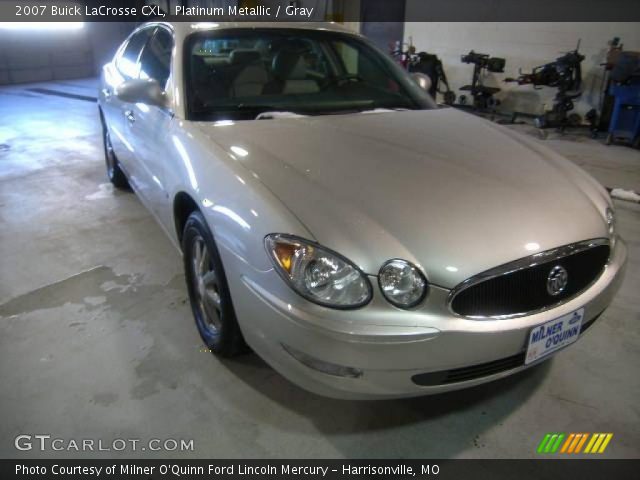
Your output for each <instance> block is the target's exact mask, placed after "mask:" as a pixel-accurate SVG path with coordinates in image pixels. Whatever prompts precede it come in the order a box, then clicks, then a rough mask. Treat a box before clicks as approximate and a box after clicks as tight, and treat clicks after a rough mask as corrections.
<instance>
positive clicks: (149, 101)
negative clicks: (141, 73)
mask: <svg viewBox="0 0 640 480" xmlns="http://www.w3.org/2000/svg"><path fill="white" fill-rule="evenodd" d="M115 94H116V97H118V99H119V100H121V101H123V102H126V103H144V104H145V105H154V106H156V107H166V106H167V96H166V94H165V92H164V91H163V90H162V88H160V85H159V84H158V82H157V81H155V80H153V79H151V78H148V79H142V78H134V79H131V80H127V81H125V82H123V83H121V84H120V85H118V87H117V88H116V91H115Z"/></svg>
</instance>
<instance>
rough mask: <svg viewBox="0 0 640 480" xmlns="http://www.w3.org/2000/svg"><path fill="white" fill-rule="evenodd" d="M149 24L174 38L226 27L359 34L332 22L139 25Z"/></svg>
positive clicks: (166, 23) (161, 23)
mask: <svg viewBox="0 0 640 480" xmlns="http://www.w3.org/2000/svg"><path fill="white" fill-rule="evenodd" d="M149 24H156V25H158V24H159V25H165V26H167V27H169V28H170V29H171V30H173V32H174V34H175V36H176V40H183V39H184V38H185V37H187V36H188V35H190V34H192V33H195V32H213V31H220V30H226V29H236V28H245V29H254V28H273V29H300V30H327V31H332V32H338V33H348V34H352V35H357V36H360V34H359V33H357V32H354V31H353V30H350V29H348V28H346V27H344V26H343V25H340V24H337V23H334V22H163V21H155V22H148V23H145V24H143V25H141V26H140V27H139V28H144V27H145V26H147V25H149Z"/></svg>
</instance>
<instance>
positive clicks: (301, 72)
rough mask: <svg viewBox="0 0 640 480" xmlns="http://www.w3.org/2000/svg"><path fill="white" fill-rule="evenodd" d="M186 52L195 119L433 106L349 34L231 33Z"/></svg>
mask: <svg viewBox="0 0 640 480" xmlns="http://www.w3.org/2000/svg"><path fill="white" fill-rule="evenodd" d="M185 48H186V52H185V53H186V62H187V65H186V67H187V68H186V70H187V85H188V88H187V101H188V105H189V111H190V117H191V118H193V119H199V120H221V119H252V118H256V116H257V115H259V114H261V113H264V112H274V111H275V112H283V111H285V112H293V113H298V114H303V115H320V114H334V113H349V112H359V111H365V110H373V109H377V108H385V109H412V110H413V109H429V108H435V104H434V102H433V100H432V99H431V97H430V96H429V95H428V94H427V93H426V92H425V91H424V90H422V89H421V88H420V87H418V85H417V84H416V83H415V82H414V81H413V80H412V79H411V77H410V76H409V75H408V74H407V73H406V72H405V71H404V70H402V68H400V66H398V65H397V64H396V63H394V62H393V60H392V59H391V58H390V57H388V56H387V55H385V54H384V53H382V52H381V51H380V50H378V49H377V48H376V47H374V46H373V45H372V44H370V43H368V42H367V41H363V40H362V39H360V38H358V37H356V36H353V35H348V34H342V33H337V32H330V31H326V30H300V29H267V28H265V29H250V30H249V29H233V30H224V31H218V32H201V33H197V34H193V35H191V37H189V40H188V41H187V43H186V47H185Z"/></svg>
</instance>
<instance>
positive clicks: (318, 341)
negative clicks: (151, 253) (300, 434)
mask: <svg viewBox="0 0 640 480" xmlns="http://www.w3.org/2000/svg"><path fill="white" fill-rule="evenodd" d="M226 253H228V255H224V257H226V259H225V260H227V261H229V262H231V263H235V262H237V263H236V264H234V265H226V270H227V272H229V271H236V272H238V273H239V275H233V276H230V275H228V276H229V277H230V278H229V284H230V288H231V293H232V298H233V299H234V307H235V310H236V315H237V317H238V321H239V323H240V327H241V329H242V332H243V334H244V336H245V339H246V341H247V343H248V344H249V345H250V346H251V347H252V348H253V349H254V351H256V352H257V353H258V354H259V355H260V356H261V357H262V358H263V359H264V360H266V361H267V362H268V363H269V364H270V365H271V366H272V367H273V368H274V369H276V370H277V371H278V372H280V373H281V374H282V375H284V376H285V377H286V378H288V379H289V380H291V381H292V382H293V383H296V384H297V385H299V386H301V387H303V388H305V389H307V390H309V391H312V392H315V393H317V394H320V395H324V396H329V397H334V398H347V399H383V398H397V397H410V396H419V395H427V394H433V393H440V392H445V391H449V390H456V389H461V388H466V387H471V386H474V385H478V384H481V383H485V382H489V381H492V380H496V379H499V378H502V377H505V376H508V375H511V374H513V373H516V372H519V371H521V370H523V369H525V368H527V367H529V366H533V365H535V364H536V363H539V362H541V361H544V360H545V359H547V358H550V357H551V356H553V354H552V355H549V356H547V357H545V358H544V359H541V360H540V361H539V362H535V363H532V364H530V365H527V366H525V365H524V351H525V349H526V345H527V341H528V337H529V332H530V331H531V329H532V328H533V327H535V326H537V325H540V324H543V323H545V322H547V321H549V320H553V319H554V318H557V317H561V316H563V315H565V314H567V313H570V312H572V311H574V310H578V309H579V308H584V309H585V313H584V319H583V332H584V330H585V329H586V328H588V327H591V326H592V325H593V323H594V321H595V320H596V319H597V317H598V316H599V315H600V314H601V313H602V312H603V311H604V310H605V309H606V308H607V307H608V305H609V304H610V303H611V301H612V299H613V296H614V295H615V293H616V291H617V290H618V288H619V286H620V283H621V282H622V278H623V276H624V269H625V264H626V257H627V250H626V246H625V244H624V243H623V242H622V240H620V239H618V240H617V242H616V245H615V248H614V249H613V251H612V256H611V259H610V261H609V263H608V265H607V266H606V268H605V270H604V272H603V274H602V275H601V276H600V278H599V279H598V280H597V281H596V282H595V283H594V284H593V285H591V287H589V288H588V289H587V290H586V291H584V292H583V293H581V294H580V295H579V296H577V297H575V298H573V299H572V300H570V301H568V302H566V303H564V304H563V305H560V306H559V307H556V308H553V309H551V310H547V311H544V312H541V313H537V314H534V315H528V316H525V317H520V318H513V319H501V320H471V319H466V318H460V317H456V316H453V315H452V314H451V313H450V312H449V310H448V309H447V306H446V300H447V295H448V293H449V290H446V289H442V288H438V287H433V286H432V287H431V290H430V293H429V296H428V297H427V300H426V301H425V302H424V304H423V305H421V306H420V307H419V308H417V309H415V310H411V311H405V310H400V309H397V308H395V307H393V306H391V305H390V304H389V303H388V302H386V301H385V300H384V299H383V298H382V296H381V294H380V292H379V291H378V290H377V289H376V288H375V285H376V283H377V282H372V283H373V284H374V298H373V300H372V301H371V303H370V304H369V305H367V306H366V307H364V308H361V309H358V310H352V311H340V310H333V309H328V308H324V307H320V306H317V305H314V304H311V303H309V302H307V301H305V300H304V299H302V298H301V297H299V296H298V295H296V294H295V293H294V292H293V291H291V290H290V289H289V287H288V286H287V285H285V283H284V282H283V281H282V279H281V278H280V277H279V276H278V274H277V273H276V272H275V271H273V270H270V271H267V272H259V271H256V270H250V269H248V268H249V267H248V266H247V264H246V263H244V262H241V261H240V260H238V259H237V257H235V256H234V255H233V254H231V253H230V252H226ZM225 263H226V262H225ZM283 346H286V347H289V348H290V349H294V350H297V351H299V352H304V353H305V354H306V355H309V356H311V357H313V358H315V359H318V360H321V361H325V362H329V363H331V364H336V365H340V366H345V367H351V368H353V369H358V370H360V371H361V372H362V374H361V375H360V376H359V377H358V378H351V377H340V376H335V375H329V374H326V373H322V372H320V371H317V370H314V369H311V368H309V367H308V366H306V365H304V364H303V363H301V362H300V361H299V360H297V359H296V358H294V357H293V356H292V355H291V354H290V353H289V352H288V351H287V350H285V348H283ZM521 357H522V358H521ZM451 372H453V374H452V376H448V375H450V374H451ZM429 374H430V375H429ZM425 379H426V380H425Z"/></svg>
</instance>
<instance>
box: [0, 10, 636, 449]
mask: <svg viewBox="0 0 640 480" xmlns="http://www.w3.org/2000/svg"><path fill="white" fill-rule="evenodd" d="M159 3H161V4H163V6H164V8H166V6H167V5H166V3H167V2H159ZM183 3H189V2H183ZM193 3H197V4H199V5H200V4H206V3H211V4H220V3H223V2H193ZM266 3H268V2H266ZM298 3H299V4H301V5H304V4H313V5H316V6H318V8H320V7H324V8H325V10H322V12H323V13H322V14H323V16H326V15H327V14H328V13H327V12H328V10H327V8H329V7H327V6H326V5H325V4H326V2H321V1H317V2H315V1H306V0H303V1H300V2H298ZM335 3H336V4H340V2H335ZM366 3H367V2H363V4H366ZM372 3H373V2H372ZM354 5H356V2H353V3H351V2H350V3H349V5H348V7H347V6H345V5H340V6H339V8H342V9H344V8H357V7H356V6H354ZM365 6H366V5H361V7H362V8H363V12H364V11H365V9H364V7H365ZM332 8H338V7H332ZM411 8H412V2H411V1H408V2H407V5H406V10H405V11H404V12H401V13H402V14H403V15H408V12H410V10H411ZM334 13H335V12H334ZM361 18H362V19H365V18H366V15H365V14H364V13H363V14H362V15H361ZM134 26H135V25H133V24H118V23H110V24H106V23H105V24H100V23H92V24H89V23H87V24H85V25H84V26H83V28H80V29H74V30H67V29H56V30H37V29H36V30H24V29H20V30H16V29H7V28H5V29H0V207H1V209H0V216H1V219H2V228H1V229H0V255H1V256H2V269H1V270H0V378H1V379H2V381H3V383H4V385H5V388H3V389H2V393H1V394H0V411H2V412H3V415H2V416H3V421H2V422H1V423H0V436H1V438H2V442H1V443H0V455H2V456H3V457H5V458H9V457H15V456H16V455H22V454H24V455H25V456H28V455H29V452H16V450H15V448H14V442H13V439H14V438H15V437H16V436H17V435H19V434H22V433H25V432H30V433H34V434H37V433H49V434H51V435H54V436H58V437H63V438H75V437H78V436H79V437H92V438H109V439H110V438H116V437H121V438H122V437H124V438H164V437H172V438H185V439H187V438H188V439H194V445H195V449H194V451H187V452H174V453H173V454H172V457H173V458H178V457H217V458H239V457H246V458H266V457H269V458H333V457H339V458H343V457H345V458H354V457H355V458H375V457H378V458H395V457H403V458H411V457H438V458H449V457H464V458H511V457H522V458H527V457H535V456H536V452H535V447H536V446H537V444H538V442H539V440H540V439H541V438H542V437H543V436H544V434H545V433H546V432H548V431H550V427H551V426H552V429H555V430H557V431H585V432H613V433H614V437H615V438H614V440H615V441H613V442H612V443H611V445H610V447H609V450H608V453H609V456H610V457H614V458H637V457H638V455H639V454H640V451H639V449H638V446H639V445H640V429H638V425H639V424H640V410H639V409H638V403H637V400H638V398H640V381H639V378H640V376H639V375H638V367H639V365H640V296H639V295H638V284H640V203H638V202H637V200H636V201H634V198H635V197H634V194H633V192H637V191H639V190H640V152H639V151H638V150H637V149H636V148H633V147H632V146H630V145H628V144H626V143H625V142H614V143H613V144H611V145H606V144H605V141H604V137H605V135H604V134H600V135H599V136H598V137H597V138H592V137H591V135H589V134H588V132H587V131H582V130H580V129H575V130H571V129H569V130H567V131H565V132H558V131H556V130H555V129H549V130H548V131H547V132H546V135H545V136H546V138H545V139H544V140H542V139H540V135H539V130H538V129H537V128H535V126H534V125H532V124H531V122H524V123H521V124H514V125H510V126H509V128H514V129H516V130H518V131H520V132H522V133H523V134H525V135H529V136H531V137H532V138H535V139H538V140H539V141H541V142H543V143H544V144H545V145H547V146H548V147H550V148H552V149H553V150H555V151H557V152H559V153H561V154H562V155H564V156H565V157H567V158H568V159H570V160H572V161H573V162H575V163H576V164H578V165H579V166H581V167H582V168H584V169H585V170H586V171H587V172H589V173H590V174H591V175H593V176H594V177H595V178H596V179H597V180H598V181H599V182H600V183H601V184H602V185H604V186H605V187H607V188H608V189H610V190H613V189H615V190H618V191H620V190H624V191H625V192H626V193H627V197H628V198H627V199H624V200H623V199H621V198H616V199H614V202H615V206H616V209H617V222H618V229H619V232H620V235H621V236H622V238H623V239H624V240H625V242H626V243H627V246H628V251H629V260H628V266H627V273H626V278H625V280H624V283H623V285H622V287H621V289H620V291H619V292H618V294H617V296H616V298H615V300H614V302H613V303H612V305H611V306H610V307H609V309H608V310H607V311H606V312H605V313H604V314H603V316H602V317H601V320H599V322H598V323H597V325H596V326H595V327H594V328H592V329H590V330H589V332H588V334H586V335H585V338H583V339H581V341H580V342H578V343H577V344H576V345H574V346H573V347H572V348H570V349H567V350H565V351H563V352H560V353H559V354H558V355H557V356H556V357H555V358H554V359H552V360H550V361H547V362H544V363H542V364H541V365H540V366H537V367H534V368H531V369H529V370H527V371H525V372H523V373H521V374H518V375H515V376H513V377H510V378H507V379H504V380H500V381H496V382H493V383H489V384H486V385H483V386H480V387H476V388H473V389H469V390H463V391H460V392H453V393H448V394H443V395H437V396H431V397H421V398H414V399H408V400H393V401H382V402H351V401H339V400H331V399H327V398H322V397H319V396H316V395H313V394H311V393H307V392H306V391H304V390H302V389H300V388H298V387H297V386H295V385H292V384H290V383H289V382H288V381H287V380H285V379H284V378H282V377H281V376H280V375H279V374H277V373H276V372H274V371H273V370H272V369H271V368H270V367H269V366H268V365H266V364H265V363H264V362H263V361H262V360H261V359H260V358H259V357H257V356H256V355H254V354H248V355H245V356H241V357H238V358H234V359H229V360H221V359H219V358H217V357H214V356H212V355H211V353H209V352H207V351H206V349H205V348H204V345H203V344H202V341H201V339H200V337H199V335H198V332H197V331H196V329H195V328H193V320H192V314H191V311H190V308H189V302H188V297H187V291H186V287H185V280H184V274H183V267H182V262H181V257H180V254H179V253H178V252H177V251H176V249H175V248H174V247H173V246H172V245H171V243H170V242H169V240H168V239H167V237H166V235H165V234H164V233H163V232H162V231H161V229H160V227H159V226H158V225H157V224H156V222H155V220H154V219H153V218H152V217H151V215H150V214H149V213H148V212H147V211H146V210H145V209H144V208H143V206H142V205H141V204H140V202H139V201H138V199H137V198H136V196H135V195H134V194H133V193H131V192H121V191H117V190H114V189H113V188H112V186H111V184H109V183H108V180H107V178H106V176H105V169H104V157H103V145H102V137H101V127H100V121H99V118H98V111H97V107H96V104H95V98H96V95H97V88H98V87H97V85H98V82H97V78H96V76H97V74H98V72H99V68H100V66H101V65H102V64H103V63H105V62H106V61H108V60H109V58H110V56H111V55H112V54H113V52H114V51H115V48H117V46H118V45H119V43H120V42H121V41H122V40H123V39H124V38H125V37H126V35H127V34H128V33H129V32H130V31H131V30H132V28H134ZM348 26H349V27H350V28H353V29H355V30H359V31H363V32H367V31H369V32H374V34H375V35H378V37H377V39H378V42H379V44H381V45H384V44H385V42H386V41H387V40H388V39H390V38H388V37H386V36H385V35H388V33H385V32H388V31H391V32H392V34H393V35H395V34H397V32H398V28H400V32H401V35H402V38H403V40H404V42H405V43H409V42H412V43H413V44H414V45H415V46H416V47H417V48H418V50H422V49H426V50H428V51H429V52H431V53H435V54H437V55H438V56H439V57H440V59H441V60H442V62H443V65H444V68H445V70H446V72H447V75H448V81H449V83H450V84H451V85H452V87H454V89H455V90H457V89H458V88H459V87H460V86H462V85H464V84H465V83H468V82H469V79H470V76H471V67H470V66H469V65H466V64H463V63H461V62H460V55H461V54H465V53H467V52H468V51H469V50H471V49H472V48H474V49H476V50H477V51H479V52H486V53H490V54H492V55H497V56H500V57H504V58H505V59H506V68H505V72H504V73H500V74H488V75H487V77H486V78H485V81H486V82H487V83H488V84H493V85H499V87H500V88H501V92H500V94H499V97H500V100H501V106H500V108H502V109H504V110H508V111H512V110H519V111H520V110H522V111H526V112H529V113H531V114H540V113H541V112H542V111H543V109H544V105H548V104H549V103H550V102H551V101H552V98H553V94H554V91H553V89H542V90H534V89H530V88H529V89H527V88H526V87H519V86H517V85H508V86H507V85H505V84H504V83H503V82H502V79H503V78H505V77H507V76H514V75H516V76H517V74H518V69H520V68H521V69H523V71H528V70H530V69H531V68H533V67H535V66H537V65H541V64H544V63H547V62H549V61H552V60H553V59H554V58H556V57H558V56H559V55H560V54H562V52H566V51H569V50H572V49H574V48H575V46H576V43H577V41H578V40H579V39H581V47H580V51H581V53H582V54H583V55H585V57H586V58H585V61H584V63H583V66H582V68H583V72H582V74H583V93H582V95H581V97H580V98H579V99H578V100H577V101H576V108H575V111H576V112H579V113H580V114H582V115H584V114H585V113H586V112H587V111H588V110H589V109H591V108H597V107H598V105H599V98H600V97H599V95H600V93H599V92H600V88H601V82H602V78H603V75H604V70H603V68H602V66H601V64H602V63H603V62H604V61H605V57H606V54H607V49H608V47H607V42H608V41H610V39H612V38H614V37H619V38H621V39H622V41H623V42H624V45H625V49H628V50H632V51H638V50H640V24H638V23H571V24H564V23H534V24H504V23H502V24H496V23H488V22H485V23H471V24H466V23H418V22H406V23H402V24H401V25H400V26H399V27H398V25H394V26H393V27H392V28H389V25H386V26H384V28H382V27H380V28H378V27H376V26H375V25H371V24H369V25H367V24H366V22H365V21H363V22H348ZM394 28H395V30H394ZM456 93H460V92H459V91H457V92H456ZM439 100H440V99H439ZM635 195H636V196H637V194H635ZM634 372H635V373H634ZM7 386H10V388H8V387H7ZM32 454H33V452H32ZM49 455H50V456H55V457H56V458H64V457H65V456H67V457H74V456H75V455H76V453H75V452H73V451H63V452H49ZM114 455H119V453H118V452H113V451H112V452H95V453H94V454H91V455H89V456H95V457H101V456H102V457H104V458H108V457H113V456H114ZM122 455H123V456H127V457H145V456H149V455H150V452H141V451H138V452H131V451H127V452H123V453H122ZM45 456H46V454H45Z"/></svg>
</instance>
